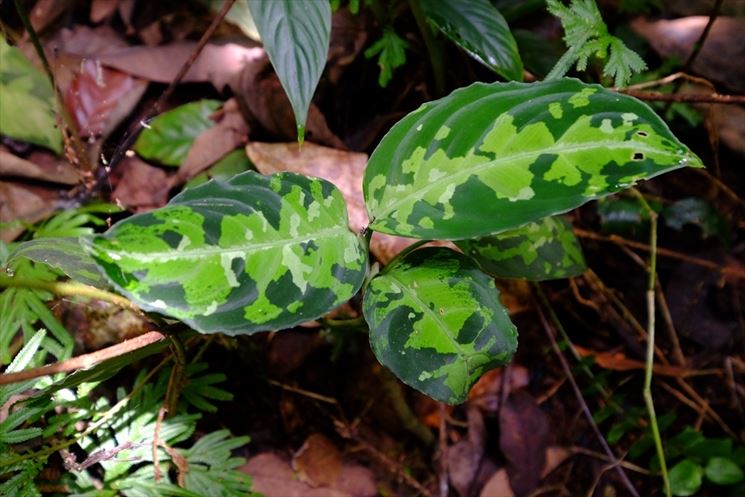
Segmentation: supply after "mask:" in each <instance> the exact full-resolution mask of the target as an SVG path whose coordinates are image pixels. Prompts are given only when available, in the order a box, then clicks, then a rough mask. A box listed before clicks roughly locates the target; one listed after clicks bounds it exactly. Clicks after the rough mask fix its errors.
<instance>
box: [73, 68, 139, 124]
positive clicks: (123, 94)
mask: <svg viewBox="0 0 745 497" xmlns="http://www.w3.org/2000/svg"><path fill="white" fill-rule="evenodd" d="M147 85H148V83H147V81H145V80H142V79H139V78H133V77H132V76H130V75H129V74H127V73H123V72H121V71H117V70H115V69H109V68H106V67H102V66H101V64H100V63H99V62H98V61H95V60H93V59H85V60H84V61H83V62H82V64H81V65H80V72H78V73H77V74H76V75H75V77H74V78H73V80H72V82H71V84H70V87H69V88H68V89H67V91H66V92H65V105H67V108H68V109H69V111H70V113H71V114H72V116H73V118H74V119H75V122H76V123H77V126H78V131H79V132H80V134H81V136H83V137H88V136H94V137H105V136H107V135H108V134H109V133H111V132H112V131H113V130H114V129H115V128H116V127H117V126H118V125H119V124H120V123H121V122H122V120H123V119H124V118H125V117H127V116H128V115H129V114H130V113H131V112H132V110H133V109H134V108H135V106H136V105H137V103H138V102H139V101H140V98H141V97H142V95H143V94H144V93H145V90H146V89H147Z"/></svg>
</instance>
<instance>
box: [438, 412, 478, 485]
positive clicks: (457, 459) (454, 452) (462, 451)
mask: <svg viewBox="0 0 745 497" xmlns="http://www.w3.org/2000/svg"><path fill="white" fill-rule="evenodd" d="M467 412H468V414H467V415H468V436H467V438H464V439H463V440H459V441H458V442H456V443H455V444H453V445H452V446H450V447H448V448H447V467H448V476H449V477H450V482H451V483H452V485H453V488H455V490H456V492H458V495H460V497H468V496H469V495H471V489H472V488H473V486H474V483H475V481H476V475H477V474H478V472H479V467H480V466H481V461H482V459H483V457H484V447H485V444H486V428H485V426H484V416H483V414H481V411H480V410H479V409H478V407H476V406H475V405H471V404H469V405H468V411H467Z"/></svg>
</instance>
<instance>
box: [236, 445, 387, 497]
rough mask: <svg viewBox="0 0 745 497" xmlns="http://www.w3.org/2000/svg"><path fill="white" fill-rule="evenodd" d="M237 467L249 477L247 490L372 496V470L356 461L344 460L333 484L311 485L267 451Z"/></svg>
mask: <svg viewBox="0 0 745 497" xmlns="http://www.w3.org/2000/svg"><path fill="white" fill-rule="evenodd" d="M241 470H242V471H243V472H245V473H247V474H249V475H251V477H252V485H251V490H253V491H254V492H258V493H260V494H263V495H264V496H265V497H373V496H375V495H377V489H376V485H375V480H374V479H373V476H372V473H371V472H370V471H369V470H368V469H366V468H364V467H362V466H359V465H352V464H344V465H343V466H342V468H341V470H340V472H339V475H338V478H337V480H336V481H335V484H334V486H326V487H316V488H314V487H312V486H310V485H309V484H307V483H305V482H303V481H300V480H299V479H298V475H297V474H296V473H295V472H294V471H293V470H292V467H291V466H290V463H289V462H288V461H287V460H285V459H283V458H282V457H280V456H278V455H277V454H273V453H270V452H265V453H263V454H259V455H257V456H255V457H252V458H251V459H249V460H248V462H246V464H245V465H243V467H242V468H241Z"/></svg>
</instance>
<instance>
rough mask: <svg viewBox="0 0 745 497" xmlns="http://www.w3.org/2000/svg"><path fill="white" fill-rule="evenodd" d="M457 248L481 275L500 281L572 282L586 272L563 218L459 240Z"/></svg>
mask: <svg viewBox="0 0 745 497" xmlns="http://www.w3.org/2000/svg"><path fill="white" fill-rule="evenodd" d="M456 245H458V247H460V249H461V250H463V252H464V253H466V254H468V255H470V256H471V257H473V258H474V259H475V260H476V261H477V262H478V263H479V264H480V265H481V268H482V269H483V270H484V271H486V272H487V273H489V274H491V275H493V276H497V277H500V278H526V279H529V280H535V281H540V280H550V279H556V278H571V277H573V276H578V275H580V274H582V273H583V272H584V271H585V269H586V268H587V266H586V265H585V258H584V256H583V255H582V247H581V246H580V244H579V241H578V240H577V237H576V236H574V232H573V231H572V225H571V224H570V223H569V221H567V220H566V219H565V218H563V217H547V218H545V219H541V220H540V221H537V222H534V223H528V224H526V225H525V226H521V227H519V228H516V229H513V230H509V231H503V232H502V233H497V234H496V235H491V236H487V237H483V238H477V239H473V240H461V241H458V242H456Z"/></svg>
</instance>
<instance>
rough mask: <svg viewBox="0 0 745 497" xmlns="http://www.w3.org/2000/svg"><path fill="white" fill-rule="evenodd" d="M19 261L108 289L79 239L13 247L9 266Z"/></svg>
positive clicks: (46, 239)
mask: <svg viewBox="0 0 745 497" xmlns="http://www.w3.org/2000/svg"><path fill="white" fill-rule="evenodd" d="M19 257H25V258H26V259H30V260H32V261H34V262H39V263H42V264H46V265H48V266H52V267H53V268H55V269H58V270H60V271H62V272H63V273H65V274H66V275H67V276H68V277H69V278H70V279H72V280H75V281H78V282H80V283H85V284H86V285H93V286H96V287H99V288H103V287H107V286H108V282H107V281H106V279H104V277H103V276H101V273H99V271H98V266H97V265H96V262H95V261H94V260H93V258H92V257H91V256H90V255H89V254H88V253H87V252H86V251H85V250H84V249H83V247H82V246H81V245H80V242H79V241H78V239H77V238H38V239H36V240H29V241H27V242H23V243H20V244H18V245H16V246H14V247H13V251H12V252H11V254H10V259H9V261H8V263H9V264H10V263H12V262H13V261H14V260H15V259H16V258H19Z"/></svg>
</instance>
